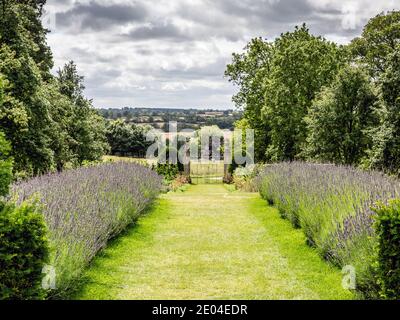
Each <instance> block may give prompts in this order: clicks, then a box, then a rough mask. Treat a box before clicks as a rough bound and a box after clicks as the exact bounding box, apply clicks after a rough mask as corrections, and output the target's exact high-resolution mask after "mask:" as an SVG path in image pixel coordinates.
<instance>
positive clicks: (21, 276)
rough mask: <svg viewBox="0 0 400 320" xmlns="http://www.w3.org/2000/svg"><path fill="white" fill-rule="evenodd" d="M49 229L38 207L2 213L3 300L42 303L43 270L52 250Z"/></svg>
mask: <svg viewBox="0 0 400 320" xmlns="http://www.w3.org/2000/svg"><path fill="white" fill-rule="evenodd" d="M46 233H47V229H46V227H45V223H44V221H43V216H42V215H41V214H40V213H39V212H38V211H37V206H36V204H32V203H23V204H22V205H21V206H19V207H16V206H15V205H12V204H6V205H5V206H4V207H3V209H2V210H1V211H0V234H1V237H0V300H3V299H42V298H43V297H44V292H43V290H42V288H41V281H42V277H43V274H42V268H43V266H44V264H45V263H46V262H47V259H48V254H49V249H48V242H47V238H46Z"/></svg>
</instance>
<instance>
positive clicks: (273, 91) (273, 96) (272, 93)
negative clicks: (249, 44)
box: [262, 25, 344, 161]
mask: <svg viewBox="0 0 400 320" xmlns="http://www.w3.org/2000/svg"><path fill="white" fill-rule="evenodd" d="M343 57H344V55H343V50H342V49H341V48H340V47H338V46H337V45H336V44H334V43H331V42H328V41H326V40H325V39H323V38H321V37H315V36H313V35H311V34H310V33H309V30H308V29H307V27H306V26H305V25H303V26H302V27H296V29H295V31H294V32H288V33H285V34H283V35H281V37H280V38H278V39H277V40H276V41H275V45H274V54H273V58H272V60H271V64H270V73H269V76H268V77H267V78H266V79H265V87H264V90H265V98H264V101H265V106H264V109H263V112H262V114H263V116H264V117H265V118H266V119H267V121H268V123H269V125H270V127H271V130H270V136H271V143H270V145H269V147H268V150H267V156H268V158H269V159H270V160H273V161H281V160H293V159H295V158H299V157H300V155H301V151H302V149H303V148H304V146H305V142H306V137H307V124H306V122H305V117H306V115H307V113H308V110H309V108H310V106H311V103H312V100H313V99H314V97H315V96H316V94H317V93H318V92H319V91H320V89H321V88H322V87H323V86H325V85H328V84H329V83H330V82H331V81H332V79H333V78H334V76H335V75H336V73H337V70H338V68H339V67H340V65H341V64H342V63H341V62H342V61H343V60H344V58H343Z"/></svg>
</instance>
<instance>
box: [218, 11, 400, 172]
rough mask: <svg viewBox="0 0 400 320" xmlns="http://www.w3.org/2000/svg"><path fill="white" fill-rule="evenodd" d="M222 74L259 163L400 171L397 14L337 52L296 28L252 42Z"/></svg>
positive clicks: (386, 15) (374, 21) (384, 18)
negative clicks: (309, 163)
mask: <svg viewBox="0 0 400 320" xmlns="http://www.w3.org/2000/svg"><path fill="white" fill-rule="evenodd" d="M225 75H226V76H227V77H228V78H229V80H230V81H231V82H233V83H234V84H235V85H237V86H238V87H239V92H238V93H237V94H236V95H235V96H234V97H233V101H234V102H235V104H236V105H237V107H239V108H240V109H241V110H243V112H244V116H243V118H242V120H240V122H238V124H237V125H238V126H239V127H242V128H243V127H249V128H253V129H255V130H256V134H255V137H256V141H255V145H256V158H257V160H258V161H264V162H265V161H284V160H289V161H291V160H296V159H300V160H312V161H320V162H333V163H337V164H348V165H356V166H361V167H364V168H377V169H382V170H386V171H389V172H391V173H397V174H399V173H400V171H399V170H400V11H391V12H387V13H382V14H379V15H378V16H376V17H374V18H373V19H371V20H370V21H369V22H368V24H367V25H366V26H365V28H364V30H363V32H362V35H361V36H360V37H358V38H356V39H354V40H353V41H352V42H351V43H350V44H348V45H342V46H339V45H337V44H335V43H332V42H330V41H327V40H326V39H324V38H322V37H317V36H314V35H312V34H310V32H309V30H308V28H307V26H306V25H303V26H301V27H296V28H295V30H294V31H293V32H287V33H284V34H282V35H281V36H280V37H278V38H277V39H276V40H275V41H273V42H270V41H267V40H264V39H262V38H256V39H253V40H252V41H251V42H250V43H249V44H248V45H247V46H246V48H245V51H244V53H241V54H234V55H233V61H232V63H231V64H229V65H228V66H227V69H226V72H225Z"/></svg>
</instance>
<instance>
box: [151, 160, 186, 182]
mask: <svg viewBox="0 0 400 320" xmlns="http://www.w3.org/2000/svg"><path fill="white" fill-rule="evenodd" d="M155 171H156V172H157V173H158V174H159V175H161V176H163V177H164V179H165V180H167V181H172V180H174V179H175V178H176V177H177V176H178V175H179V172H180V170H179V165H178V164H172V163H157V165H156V166H155Z"/></svg>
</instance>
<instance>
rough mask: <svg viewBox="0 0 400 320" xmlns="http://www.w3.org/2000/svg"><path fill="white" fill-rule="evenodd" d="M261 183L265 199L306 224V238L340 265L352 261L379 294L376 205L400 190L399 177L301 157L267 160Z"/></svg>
mask: <svg viewBox="0 0 400 320" xmlns="http://www.w3.org/2000/svg"><path fill="white" fill-rule="evenodd" d="M256 180H257V184H258V186H259V189H260V193H261V195H262V196H263V198H264V199H266V200H268V201H269V202H270V203H273V204H274V205H275V206H277V207H278V209H279V210H280V212H281V215H282V216H283V217H284V218H287V219H288V220H290V221H291V222H292V224H293V225H294V226H295V227H301V228H302V229H303V230H304V233H305V235H306V238H307V242H308V243H309V244H310V245H312V246H314V247H315V248H316V249H317V250H318V252H319V253H320V254H321V255H322V256H323V257H324V258H326V259H328V260H329V261H331V262H332V263H334V264H335V265H338V266H345V265H352V266H354V267H355V268H356V272H357V288H358V290H359V291H360V292H362V293H363V294H364V295H365V296H366V297H371V298H376V297H378V294H379V286H378V284H377V282H376V275H375V272H374V268H373V264H374V261H375V255H374V248H375V247H376V244H377V239H376V235H375V232H374V227H373V224H374V215H375V213H374V212H373V211H372V210H371V209H370V208H371V206H372V205H373V204H374V203H375V202H376V201H378V200H380V199H391V198H395V197H398V196H399V191H400V183H399V181H398V180H395V179H392V178H389V177H387V176H385V175H383V174H382V173H379V172H365V171H361V170H358V169H355V168H352V167H347V166H335V165H320V164H311V163H302V162H292V163H279V164H273V165H268V166H266V168H265V169H264V171H262V173H261V174H260V175H259V176H258V178H257V179H256Z"/></svg>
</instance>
